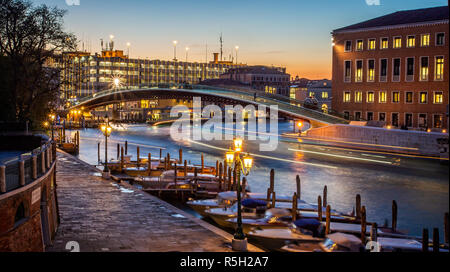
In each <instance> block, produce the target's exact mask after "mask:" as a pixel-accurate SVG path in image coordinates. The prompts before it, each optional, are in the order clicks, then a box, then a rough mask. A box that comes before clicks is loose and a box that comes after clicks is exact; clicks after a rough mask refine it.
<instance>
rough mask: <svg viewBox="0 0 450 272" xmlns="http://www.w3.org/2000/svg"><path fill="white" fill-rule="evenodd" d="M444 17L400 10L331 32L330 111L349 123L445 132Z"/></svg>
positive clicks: (444, 12) (439, 11)
mask: <svg viewBox="0 0 450 272" xmlns="http://www.w3.org/2000/svg"><path fill="white" fill-rule="evenodd" d="M448 12H449V9H448V7H447V6H445V7H436V8H428V9H420V10H409V11H400V12H396V13H393V14H389V15H386V16H382V17H378V18H375V19H372V20H369V21H365V22H362V23H358V24H355V25H351V26H348V27H344V28H340V29H337V30H334V31H333V32H332V35H333V38H332V40H333V83H332V85H333V88H332V93H333V95H332V96H333V102H332V108H333V109H334V110H335V111H337V112H339V113H341V114H343V115H344V116H345V118H347V119H351V120H375V121H382V122H385V123H386V125H390V126H393V127H403V128H409V129H422V130H424V129H434V130H443V129H448V112H447V109H448V103H449V96H448V94H449V78H448V67H449V66H448V65H449V62H448V50H449V47H448V43H449V40H448V27H449V25H448V18H449V14H448Z"/></svg>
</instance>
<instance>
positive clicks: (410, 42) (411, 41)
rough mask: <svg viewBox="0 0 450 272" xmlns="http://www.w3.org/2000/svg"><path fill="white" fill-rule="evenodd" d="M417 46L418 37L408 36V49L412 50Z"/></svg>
mask: <svg viewBox="0 0 450 272" xmlns="http://www.w3.org/2000/svg"><path fill="white" fill-rule="evenodd" d="M415 46H416V36H408V39H407V41H406V47H408V48H412V47H415Z"/></svg>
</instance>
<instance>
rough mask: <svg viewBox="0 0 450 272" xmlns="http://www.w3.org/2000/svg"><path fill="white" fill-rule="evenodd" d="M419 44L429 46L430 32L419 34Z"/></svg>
mask: <svg viewBox="0 0 450 272" xmlns="http://www.w3.org/2000/svg"><path fill="white" fill-rule="evenodd" d="M420 46H422V47H426V46H430V34H422V35H421V36H420Z"/></svg>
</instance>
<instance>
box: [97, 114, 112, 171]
mask: <svg viewBox="0 0 450 272" xmlns="http://www.w3.org/2000/svg"><path fill="white" fill-rule="evenodd" d="M100 129H101V131H102V132H103V135H105V168H104V169H103V177H104V178H106V179H108V178H109V169H108V137H109V136H110V135H111V131H112V128H111V126H110V125H109V120H108V116H105V124H103V125H102V126H101V127H100Z"/></svg>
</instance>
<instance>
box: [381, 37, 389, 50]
mask: <svg viewBox="0 0 450 272" xmlns="http://www.w3.org/2000/svg"><path fill="white" fill-rule="evenodd" d="M380 48H381V49H388V48H389V39H388V38H381V46H380Z"/></svg>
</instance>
